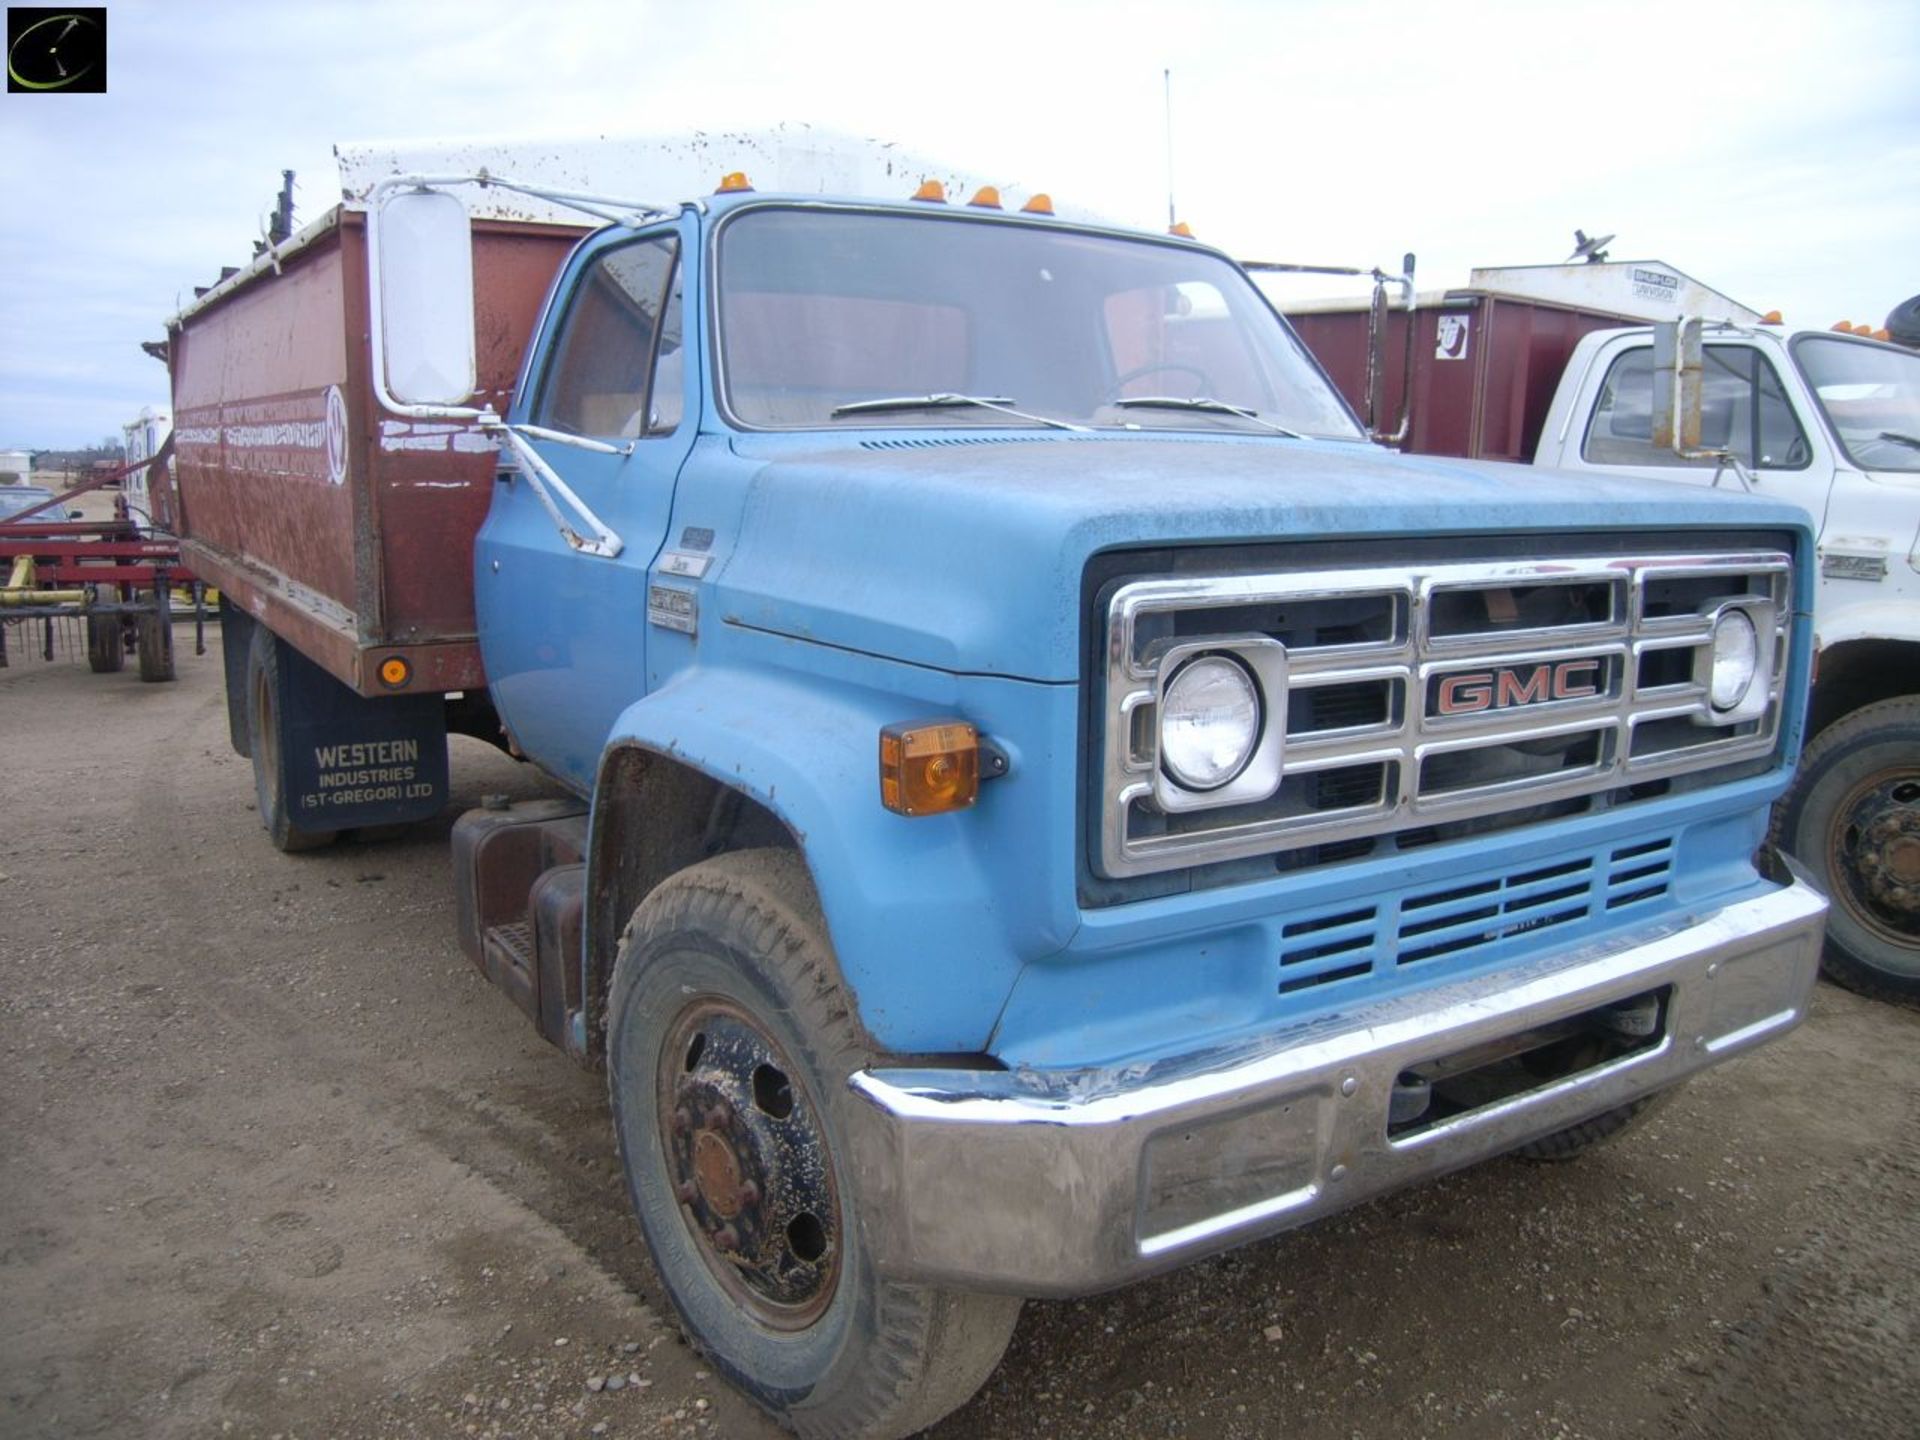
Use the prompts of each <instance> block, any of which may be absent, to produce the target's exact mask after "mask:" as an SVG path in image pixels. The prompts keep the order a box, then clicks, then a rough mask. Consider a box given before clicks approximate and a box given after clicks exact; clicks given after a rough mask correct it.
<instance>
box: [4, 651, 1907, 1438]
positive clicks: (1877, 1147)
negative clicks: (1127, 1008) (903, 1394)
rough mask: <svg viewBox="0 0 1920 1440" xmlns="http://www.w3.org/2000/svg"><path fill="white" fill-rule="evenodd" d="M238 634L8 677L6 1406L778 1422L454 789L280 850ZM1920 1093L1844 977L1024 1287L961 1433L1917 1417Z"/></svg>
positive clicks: (471, 762)
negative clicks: (463, 859)
mask: <svg viewBox="0 0 1920 1440" xmlns="http://www.w3.org/2000/svg"><path fill="white" fill-rule="evenodd" d="M209 639H210V648H209V653H208V654H207V655H206V656H204V657H195V656H193V655H192V653H191V640H190V636H187V635H183V636H182V643H181V651H180V671H181V680H180V683H178V684H173V685H142V684H140V683H139V681H138V680H137V679H136V678H135V676H134V674H133V673H132V671H131V669H129V670H128V671H127V672H126V673H124V674H121V675H113V676H96V675H92V674H89V673H87V671H86V669H85V667H84V665H80V666H75V665H71V664H54V665H48V664H45V663H42V662H40V661H38V660H22V659H21V657H20V652H19V649H18V647H17V644H10V647H9V648H10V651H11V653H12V655H13V658H14V661H15V663H14V665H13V666H12V667H11V668H9V669H6V670H0V746H3V747H4V751H3V752H0V753H4V759H3V760H0V964H3V965H4V966H5V972H4V973H5V979H6V983H5V985H4V987H0V1144H3V1145H4V1152H3V1153H4V1155H5V1157H6V1158H5V1160H4V1163H0V1287H3V1289H0V1293H4V1295H5V1304H4V1306H0V1432H3V1433H5V1434H6V1435H8V1436H18V1437H27V1436H62V1437H67V1436H93V1435H111V1436H116V1437H117V1436H131V1435H143V1436H189V1435H191V1436H202V1435H226V1434H231V1435H236V1436H261V1437H270V1436H277V1437H284V1440H293V1437H334V1436H337V1437H360V1436H366V1437H373V1436H409V1435H422V1436H462V1435H477V1436H495V1435H500V1436H506V1435H515V1436H524V1437H544V1436H561V1435H567V1436H577V1435H611V1436H654V1435H720V1436H730V1437H731V1436H741V1437H759V1436H771V1435H774V1434H777V1433H778V1432H777V1431H775V1430H774V1428H773V1427H772V1426H771V1425H770V1424H768V1423H767V1422H766V1421H765V1420H763V1419H762V1418H761V1417H760V1416H759V1414H758V1412H756V1411H755V1410H753V1409H752V1407H750V1406H749V1405H747V1404H746V1403H745V1402H744V1401H742V1400H740V1399H739V1398H737V1397H736V1396H735V1395H734V1394H733V1393H732V1392H731V1391H729V1390H728V1388H727V1387H726V1386H725V1385H724V1384H721V1383H720V1382H718V1381H717V1380H715V1379H714V1378H712V1377H711V1376H709V1375H708V1373H707V1372H706V1371H705V1370H704V1369H703V1368H702V1364H701V1362H700V1360H699V1358H698V1357H697V1356H696V1355H695V1354H694V1353H693V1352H692V1351H690V1350H689V1349H687V1348H686V1347H685V1346H684V1344H683V1343H682V1342H681V1341H680V1339H679V1337H678V1335H677V1332H676V1330H675V1328H674V1325H673V1322H672V1319H671V1314H670V1312H669V1311H668V1309H667V1307H666V1304H665V1301H664V1298H663V1297H662V1296H661V1293H660V1290H659V1285H658V1281H657V1279H656V1278H655V1276H654V1274H653V1272H652V1270H651V1267H650V1265H649V1263H648V1260H647V1257H646V1253H645V1250H644V1248H643V1247H642V1245H641V1244H640V1242H639V1240H638V1238H637V1234H636V1231H635V1229H634V1227H633V1225H632V1224H631V1222H630V1221H629V1219H628V1218H627V1214H626V1208H625V1197H624V1194H623V1191H622V1186H621V1182H620V1179H619V1176H618V1172H617V1169H616V1165H615V1160H614V1153H613V1146H612V1142H611V1137H610V1134H609V1130H608V1125H607V1119H606V1109H605V1099H604V1092H603V1084H602V1081H601V1079H600V1078H599V1077H598V1076H596V1075H591V1074H587V1073H584V1072H582V1071H580V1070H579V1069H577V1068H575V1067H574V1066H573V1065H572V1064H571V1063H570V1062H568V1061H567V1060H566V1059H565V1058H564V1057H562V1056H561V1055H560V1054H558V1053H557V1052H555V1051H552V1050H550V1049H548V1048H547V1047H546V1046H545V1045H544V1044H543V1043H542V1042H540V1041H539V1040H538V1039H537V1038H536V1037H535V1036H534V1034H533V1033H532V1031H531V1030H530V1029H529V1027H528V1026H527V1024H526V1022H525V1020H524V1018H523V1017H522V1016H521V1015H520V1013H519V1012H518V1011H517V1010H515V1009H514V1008H513V1006H512V1005H511V1004H510V1003H509V1002H508V1001H507V1000H505V999H504V998H503V997H501V996H499V995H498V994H496V993H495V992H494V991H492V990H491V989H490V987H489V986H488V985H487V984H486V983H485V982H484V981H483V980H482V979H481V978H480V977H479V976H478V975H477V974H476V973H475V972H474V971H473V970H472V969H471V968H470V967H469V966H468V964H467V963H466V961H465V960H464V959H463V958H462V956H461V954H460V952H459V950H458V948H457V946H456V945H455V943H454V939H453V919H452V892H451V886H450V884H449V880H448V873H447V869H448V866H447V847H446V836H447V831H448V828H449V825H450V823H451V821H450V818H449V819H444V820H442V821H440V822H438V823H434V824H428V825H422V826H419V827H416V829H415V830H414V831H413V832H411V833H410V834H409V835H408V836H407V837H406V838H404V839H402V840H399V841H396V842H392V843H388V844H383V845H377V846H360V845H355V844H343V845H340V846H337V847H335V848H333V849H331V850H328V851H323V852H321V853H319V854H316V855H309V856H282V855H278V854H276V853H274V851H273V850H272V849H271V848H270V847H269V846H268V845H267V843H266V841H265V838H264V837H263V836H262V835H261V833H260V831H259V827H258V818H257V816H256V815H255V814H254V812H253V807H252V797H253V790H252V779H251V772H250V769H249V767H248V765H247V763H246V762H245V761H243V760H241V759H239V758H238V757H236V756H235V755H233V754H232V752H231V751H230V750H229V749H228V747H227V743H226V735H225V717H224V710H223V701H222V698H221V691H220V677H219V652H218V642H217V638H216V637H212V636H210V637H209ZM454 776H455V787H456V795H455V807H454V808H455V810H456V811H457V810H458V809H460V808H464V807H465V806H468V805H471V804H474V803H477V800H478V797H479V796H480V795H481V794H482V793H484V792H487V791H504V792H507V793H509V794H512V795H514V796H516V797H528V796H532V795H536V794H539V793H541V785H540V782H539V780H538V779H537V777H535V776H534V775H533V774H532V773H531V772H530V771H528V770H527V769H525V768H522V767H518V766H516V765H514V764H513V762H511V761H509V760H507V759H506V758H505V757H503V756H500V755H498V754H497V753H495V752H492V751H490V750H488V749H487V748H485V747H483V746H479V745H477V744H472V743H470V742H467V741H464V740H460V741H456V742H455V754H454ZM1916 1119H1920V1015H1917V1014H1915V1013H1914V1012H1912V1011H1908V1010H1901V1009H1896V1008H1892V1007H1888V1006H1884V1005H1876V1004H1872V1003H1869V1002H1866V1001H1862V1000H1859V999H1857V998H1855V997H1854V996H1852V995H1849V994H1847V993H1846V992H1844V991H1840V990H1836V989H1833V988H1831V987H1828V986H1822V987H1821V989H1820V991H1819V994H1818V997H1817V1000H1816V1004H1815V1007H1814V1014H1813V1018H1812V1020H1811V1022H1810V1023H1809V1024H1808V1025H1806V1026H1805V1027H1803V1028H1802V1029H1801V1030H1799V1031H1798V1032H1796V1033H1795V1034H1794V1035H1792V1036H1790V1037H1789V1038H1787V1039H1786V1040H1784V1041H1782V1042H1781V1043H1779V1044H1776V1045H1774V1046H1773V1047H1771V1048H1770V1049H1768V1050H1766V1051H1764V1052H1763V1053H1761V1054H1759V1055H1757V1056H1754V1057H1751V1058H1749V1059H1745V1060H1741V1061H1738V1062H1736V1063H1734V1064H1732V1065H1730V1066H1728V1067H1726V1068H1723V1069H1721V1070H1718V1071H1715V1072H1712V1073H1710V1074H1708V1075H1706V1076H1704V1077H1702V1078H1701V1079H1699V1080H1697V1081H1696V1082H1695V1083H1693V1084H1692V1085H1691V1086H1689V1087H1688V1089H1687V1090H1686V1091H1685V1092H1684V1093H1683V1094H1682V1095H1681V1097H1680V1098H1679V1099H1678V1101H1677V1102H1676V1103H1675V1104H1673V1105H1672V1106H1670V1107H1668V1108H1667V1109H1665V1110H1664V1111H1663V1112H1661V1114H1660V1116H1659V1117H1658V1119H1657V1120H1655V1121H1653V1122H1652V1123H1650V1124H1649V1125H1647V1126H1645V1127H1643V1128H1642V1129H1640V1130H1637V1131H1636V1132H1634V1133H1633V1134H1632V1135H1630V1136H1629V1137H1627V1138H1626V1139H1624V1140H1622V1141H1621V1142H1620V1143H1619V1144H1617V1145H1615V1146H1613V1147H1611V1148H1609V1149H1604V1150H1601V1151H1599V1152H1596V1153H1594V1154H1592V1155H1590V1156H1588V1157H1586V1158H1585V1159H1583V1160H1580V1161H1577V1162H1574V1163H1572V1164H1567V1165H1560V1166H1546V1167H1540V1166H1531V1165H1526V1164H1522V1163H1518V1162H1498V1163H1494V1164H1490V1165H1486V1166H1482V1167H1480V1168H1479V1169H1476V1170H1473V1171H1470V1172H1468V1173H1465V1174H1462V1175H1458V1176H1454V1177H1452V1178H1450V1179H1448V1180H1445V1181H1442V1182H1440V1183H1437V1184H1433V1185H1429V1186H1426V1187H1424V1188H1421V1189H1418V1190H1413V1191H1408V1192H1405V1193H1403V1194H1400V1195H1397V1196H1394V1197H1391V1198H1389V1199H1386V1200H1383V1201H1379V1202H1376V1203H1374V1204H1372V1205H1369V1206H1366V1207H1364V1208H1362V1209H1360V1210H1358V1211H1355V1212H1353V1213H1351V1214H1350V1215H1348V1216H1346V1217H1343V1218H1341V1219H1339V1220H1336V1221H1333V1222H1330V1223H1327V1224H1323V1225H1321V1226H1318V1227H1316V1228H1314V1229H1311V1230H1308V1231H1305V1232H1301V1233H1298V1234H1295V1235H1292V1236H1288V1237H1283V1238H1281V1239H1278V1240H1274V1241H1270V1242H1268V1243H1265V1244H1262V1245H1258V1246H1254V1247H1252V1248H1250V1249H1247V1250H1243V1251H1240V1252H1237V1253H1235V1254H1233V1255H1230V1256H1227V1257H1224V1258H1221V1259H1217V1260H1214V1261H1211V1262H1209V1263H1206V1264H1203V1265H1199V1266H1196V1267H1193V1268H1191V1269H1188V1270H1186V1271H1182V1272H1180V1273H1178V1274H1175V1275H1172V1276H1169V1277H1166V1278H1164V1279H1161V1280H1158V1281H1154V1282H1150V1283H1147V1284H1143V1285H1139V1286H1135V1287H1133V1288H1131V1289H1127V1290H1123V1291H1120V1292H1117V1293H1115V1294H1112V1295H1108V1296H1103V1297H1099V1298H1097V1299H1093V1300H1088V1301H1083V1302H1078V1303H1049V1304H1032V1305H1029V1306H1028V1307H1027V1309H1026V1311H1025V1313H1024V1315H1023V1318H1022V1320H1021V1324H1020V1328H1019V1330H1018V1332H1017V1333H1016V1335H1015V1337H1014V1341H1013V1346H1012V1348H1011V1350H1010V1351H1009V1352H1008V1355H1007V1358H1006V1361H1005V1362H1004V1364H1003V1365H1002V1366H1001V1368H1000V1370H999V1371H998V1372H997V1374H996V1375H995V1376H994V1378H993V1379H992V1380H991V1381H989V1383H988V1385H987V1387H986V1389H985V1390H984V1391H982V1392H981V1394H980V1395H979V1396H978V1397H977V1398H976V1399H975V1400H974V1401H973V1402H972V1403H971V1404H970V1405H968V1406H967V1407H966V1408H965V1409H964V1410H962V1411H961V1412H959V1413H958V1414H957V1415H955V1416H953V1417H951V1418H950V1419H948V1420H947V1421H945V1422H944V1423H943V1424H941V1425H940V1426H939V1427H937V1429H936V1430H935V1431H933V1432H932V1433H933V1434H934V1435H935V1436H936V1437H938V1440H979V1437H1006V1436H1028V1435H1046V1436H1057V1437H1076V1436H1086V1437H1093V1436H1101V1437H1106V1436H1192V1437H1239V1436H1247V1437H1253V1436H1276V1435H1286V1436H1289V1437H1299V1440H1322V1437H1325V1440H1334V1437H1338V1440H1349V1437H1355V1436H1360V1437H1372V1436H1394V1437H1403V1436H1404V1437H1416V1436H1459V1437H1504V1436H1513V1437H1523V1436H1524V1437H1594V1440H1602V1437H1614V1436H1628V1435H1658V1436H1671V1435H1678V1436H1702V1437H1705V1436H1713V1437H1719V1436H1725V1437H1729V1440H1733V1437H1739V1440H1747V1437H1772V1436H1778V1437H1801V1436H1824V1435H1871V1436H1894V1435H1913V1434H1916V1433H1920V1420H1917V1419H1916V1417H1920V1344H1916V1343H1915V1342H1916V1340H1920V1336H1916V1334H1915V1333H1914V1312H1915V1308H1916V1303H1917V1302H1916V1297H1917V1296H1920V1214H1917V1212H1916V1204H1915V1201H1916V1197H1917V1196H1920V1125H1916V1123H1915V1122H1916Z"/></svg>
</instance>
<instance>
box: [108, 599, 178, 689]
mask: <svg viewBox="0 0 1920 1440" xmlns="http://www.w3.org/2000/svg"><path fill="white" fill-rule="evenodd" d="M169 603H170V602H169V601H167V600H166V599H164V598H163V599H162V600H161V601H160V604H161V605H162V606H166V605H168V604H169ZM134 639H135V640H136V641H137V642H138V643H137V644H136V646H135V649H136V651H137V652H138V654H139V656H140V678H141V679H142V680H144V681H146V682H147V683H148V684H154V683H157V682H159V681H163V680H171V679H173V616H172V615H171V614H170V613H169V612H168V611H166V610H165V609H162V610H160V611H158V612H157V613H155V614H152V615H142V616H140V617H139V618H138V619H137V620H136V621H135V622H134ZM116 668H118V667H116Z"/></svg>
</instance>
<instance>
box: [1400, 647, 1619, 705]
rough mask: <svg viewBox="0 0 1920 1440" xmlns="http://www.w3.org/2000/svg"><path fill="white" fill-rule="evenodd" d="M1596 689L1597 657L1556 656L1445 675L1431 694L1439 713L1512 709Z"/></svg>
mask: <svg viewBox="0 0 1920 1440" xmlns="http://www.w3.org/2000/svg"><path fill="white" fill-rule="evenodd" d="M1599 693H1600V660H1599V658H1598V657H1597V656H1594V657H1589V658H1588V659H1585V660H1557V661H1550V662H1547V663H1543V664H1540V665H1503V666H1501V667H1500V668H1499V669H1497V670H1463V671H1461V672H1460V673H1458V674H1456V675H1448V676H1445V677H1444V678H1443V679H1442V680H1441V681H1440V688H1439V691H1438V693H1437V694H1436V695H1435V697H1434V708H1435V709H1436V710H1437V711H1438V712H1439V713H1440V714H1442V715H1472V714H1475V713H1477V712H1479V711H1481V710H1513V709H1517V708H1519V707H1520V706H1522V705H1541V704H1545V703H1546V702H1547V701H1549V700H1586V699H1590V698H1592V697H1593V696H1595V695H1598V694H1599Z"/></svg>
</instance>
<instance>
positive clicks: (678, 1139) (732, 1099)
mask: <svg viewBox="0 0 1920 1440" xmlns="http://www.w3.org/2000/svg"><path fill="white" fill-rule="evenodd" d="M655 1096H656V1105H657V1109H658V1114H659V1135H660V1149H661V1159H662V1161H663V1163H664V1164H665V1167H666V1173H667V1177H668V1182H669V1184H670V1185H671V1187H672V1189H673V1196H674V1201H675V1203H676V1205H677V1207H678V1209H679V1212H680V1220H681V1223H682V1224H683V1225H685V1227H686V1233H687V1238H688V1239H689V1240H690V1241H691V1242H692V1245H693V1248H694V1249H695V1250H697V1251H698V1252H699V1254H700V1258H701V1259H702V1260H703V1261H704V1262H705V1263H706V1266H707V1269H708V1270H709V1272H711V1274H712V1275H713V1277H714V1280H715V1282H716V1283H717V1284H718V1285H719V1286H720V1288H721V1289H722V1290H723V1291H725V1292H726V1294H727V1296H728V1297H729V1298H730V1299H731V1300H732V1301H733V1302H734V1303H735V1304H736V1305H738V1306H739V1307H740V1308H741V1309H742V1310H744V1311H745V1312H746V1313H747V1314H749V1315H750V1316H752V1317H753V1318H754V1319H755V1320H756V1321H758V1322H759V1323H760V1324H762V1325H764V1326H766V1327H767V1328H769V1329H772V1330H781V1331H795V1330H804V1329H805V1328H807V1327H808V1326H809V1325H812V1324H813V1323H814V1322H815V1321H817V1320H818V1319H819V1318H820V1316H821V1315H822V1314H824V1313H825V1311H826V1309H827V1307H828V1306H829V1305H830V1304H832V1302H833V1297H834V1294H835V1292H836V1291H837V1289H838V1286H839V1279H840V1260H841V1254H842V1251H843V1245H842V1235H843V1234H844V1226H843V1220H842V1215H841V1210H840V1201H839V1191H838V1187H837V1185H836V1184H835V1181H834V1176H833V1162H832V1155H831V1151H830V1149H829V1147H828V1144H827V1136H826V1132H825V1129H824V1127H823V1125H822V1123H821V1122H822V1118H823V1117H822V1116H821V1113H820V1111H819V1110H818V1108H817V1102H816V1101H815V1099H814V1097H813V1096H812V1094H811V1093H810V1092H809V1091H808V1089H807V1087H806V1083H805V1081H804V1079H803V1078H802V1076H801V1075H800V1072H799V1071H798V1070H797V1069H796V1067H795V1066H794V1065H793V1063H792V1062H791V1060H789V1058H788V1057H787V1054H786V1051H785V1050H784V1048H783V1047H782V1046H781V1045H780V1042H779V1041H777V1040H776V1039H774V1037H773V1036H772V1035H770V1034H769V1033H768V1032H767V1030H766V1029H765V1028H764V1027H763V1026H762V1025H761V1024H760V1023H759V1022H758V1021H757V1020H756V1019H754V1017H753V1016H752V1015H751V1014H750V1013H749V1012H748V1011H746V1010H745V1009H743V1008H742V1007H741V1006H739V1005H736V1004H735V1003H734V1002H732V1001H731V1000H727V999H723V998H721V997H719V996H703V997H700V998H699V999H696V1000H694V1001H692V1002H691V1003H689V1004H688V1005H687V1006H686V1007H685V1008H684V1009H683V1010H681V1012H680V1014H679V1016H678V1017H677V1018H676V1019H675V1021H674V1023H673V1025H672V1027H671V1028H670V1029H669V1030H668V1032H667V1036H666V1040H665V1041H664V1042H663V1044H662V1046H661V1049H660V1055H659V1063H658V1070H657V1087H656V1091H655Z"/></svg>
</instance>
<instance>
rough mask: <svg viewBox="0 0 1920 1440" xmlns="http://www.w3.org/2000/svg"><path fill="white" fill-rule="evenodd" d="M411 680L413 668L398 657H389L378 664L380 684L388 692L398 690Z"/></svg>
mask: <svg viewBox="0 0 1920 1440" xmlns="http://www.w3.org/2000/svg"><path fill="white" fill-rule="evenodd" d="M412 678H413V667H412V666H411V665H409V664H407V662H406V661H405V660H403V659H401V658H400V657H399V656H398V655H389V656H388V657H387V658H386V659H384V660H382V661H381V662H380V683H381V684H382V685H384V686H386V687H387V688H388V689H389V690H398V689H399V688H400V687H401V686H402V685H404V684H406V683H407V681H409V680H411V679H412Z"/></svg>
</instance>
